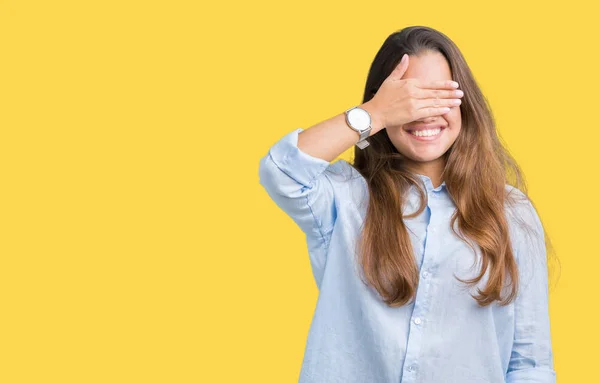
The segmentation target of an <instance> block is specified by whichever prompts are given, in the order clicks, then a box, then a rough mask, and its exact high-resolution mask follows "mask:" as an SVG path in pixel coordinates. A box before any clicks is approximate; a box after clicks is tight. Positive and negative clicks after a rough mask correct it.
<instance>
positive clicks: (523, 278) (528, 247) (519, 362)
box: [506, 200, 556, 383]
mask: <svg viewBox="0 0 600 383" xmlns="http://www.w3.org/2000/svg"><path fill="white" fill-rule="evenodd" d="M519 211H520V214H519V215H520V216H521V218H522V219H523V220H524V222H525V223H526V224H527V225H528V226H529V227H530V228H531V230H528V229H521V230H519V234H518V235H517V236H516V237H517V241H516V244H517V245H516V260H517V265H518V268H519V278H520V288H519V292H518V294H517V298H516V300H515V332H514V341H513V347H512V353H511V357H510V361H509V365H508V370H507V374H506V382H507V383H520V382H523V383H525V382H527V383H534V382H537V383H554V382H556V373H555V371H554V357H553V352H552V341H551V336H550V317H549V307H548V269H547V259H546V246H545V242H544V235H545V234H544V230H543V227H542V224H541V221H540V219H539V216H538V214H537V212H536V211H535V208H534V207H533V205H532V204H531V202H530V201H529V200H527V202H526V204H525V209H521V210H519Z"/></svg>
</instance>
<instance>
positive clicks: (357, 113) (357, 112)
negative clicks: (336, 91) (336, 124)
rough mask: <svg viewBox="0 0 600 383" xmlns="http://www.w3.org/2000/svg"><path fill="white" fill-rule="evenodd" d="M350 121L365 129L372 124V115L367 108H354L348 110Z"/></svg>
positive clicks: (360, 128) (353, 124)
mask: <svg viewBox="0 0 600 383" xmlns="http://www.w3.org/2000/svg"><path fill="white" fill-rule="evenodd" d="M348 122H349V123H350V125H352V126H353V127H354V128H356V129H358V130H360V131H363V130H365V129H367V128H368V127H369V126H370V125H371V117H370V116H369V113H367V111H366V110H364V109H361V108H354V109H352V110H350V111H349V112H348Z"/></svg>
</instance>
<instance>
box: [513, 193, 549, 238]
mask: <svg viewBox="0 0 600 383" xmlns="http://www.w3.org/2000/svg"><path fill="white" fill-rule="evenodd" d="M505 190H506V198H505V201H504V204H505V211H506V218H507V221H508V224H509V228H510V231H511V238H513V239H514V241H515V244H522V245H526V246H532V245H534V244H536V243H540V242H543V241H544V228H543V226H542V222H541V220H540V215H539V213H538V211H537V209H536V207H535V205H534V204H533V202H532V201H531V199H530V198H529V197H528V196H527V195H526V194H525V193H523V191H521V190H520V189H518V188H516V187H514V186H512V185H508V184H507V185H506V187H505Z"/></svg>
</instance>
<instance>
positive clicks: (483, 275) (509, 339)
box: [259, 26, 556, 383]
mask: <svg viewBox="0 0 600 383" xmlns="http://www.w3.org/2000/svg"><path fill="white" fill-rule="evenodd" d="M458 87H460V88H461V89H457V88H458ZM353 145H355V147H354V161H353V162H354V163H353V164H350V163H348V162H347V161H345V160H342V159H339V160H337V161H335V162H333V163H331V161H333V160H334V159H336V158H337V157H338V156H339V155H340V154H342V153H343V152H345V151H346V150H348V149H349V148H350V147H352V146H353ZM508 174H513V175H516V179H517V180H516V182H515V183H514V184H515V186H512V185H511V184H510V183H509V181H508V177H507V175H508ZM259 177H260V183H261V184H262V185H263V186H264V188H265V189H266V191H267V192H268V194H269V196H270V197H271V198H272V199H273V200H274V201H275V202H276V203H277V205H278V206H279V207H280V208H281V209H283V210H284V211H285V212H286V213H287V214H288V215H289V216H290V217H291V218H292V219H293V220H294V221H295V222H296V223H297V224H298V226H299V227H300V228H301V229H302V230H303V231H304V232H305V233H306V239H307V244H308V250H309V255H310V261H311V267H312V270H313V273H314V277H315V280H316V282H317V285H318V287H319V299H318V302H317V306H316V309H315V312H314V317H313V320H312V323H311V327H310V331H309V334H308V339H307V344H306V349H305V355H304V361H303V364H302V369H301V372H300V382H302V383H309V382H310V383H312V382H314V383H317V382H318V383H332V382H343V383H379V382H381V383H387V382H390V383H392V382H394V383H398V382H405V383H407V382H422V383H440V382H444V383H469V382H472V383H475V382H477V383H483V382H489V383H499V382H509V383H510V382H512V383H516V382H528V383H531V382H540V383H541V382H555V380H556V373H555V371H554V366H553V353H552V345H551V337H550V321H549V310H548V289H547V288H548V274H547V268H546V265H547V260H546V247H545V236H544V229H543V225H542V223H541V221H540V218H539V216H538V214H537V213H536V209H535V208H534V205H533V203H532V202H531V200H530V199H529V198H528V197H527V194H526V188H525V185H523V180H522V176H521V172H520V169H519V167H518V165H517V164H516V163H515V161H514V160H513V158H512V157H511V156H510V155H509V153H508V151H507V150H506V149H505V148H504V147H503V146H502V144H501V142H500V140H499V137H498V134H497V132H496V128H495V124H494V120H493V117H492V114H491V112H490V109H489V107H488V105H487V103H486V99H485V97H484V96H483V95H482V93H481V90H480V89H479V87H478V85H477V84H476V81H475V79H474V77H473V75H472V73H471V71H470V70H469V67H468V66H467V64H466V62H465V59H464V57H463V56H462V54H461V53H460V51H459V49H458V48H457V47H456V45H455V44H454V43H453V42H452V41H451V40H450V39H449V38H448V37H447V36H445V35H444V34H442V33H440V32H438V31H436V30H434V29H432V28H428V27H423V26H413V27H408V28H405V29H402V30H400V31H398V32H396V33H393V34H392V35H390V36H389V37H388V38H387V39H386V41H385V42H384V44H383V46H382V47H381V49H380V50H379V52H378V53H377V55H376V57H375V59H374V61H373V64H372V66H371V69H370V72H369V75H368V78H367V84H366V88H365V93H364V99H363V103H362V104H360V105H358V106H357V107H355V108H350V109H349V110H348V111H346V112H343V113H339V114H337V115H335V116H334V117H332V118H330V119H328V120H326V121H323V122H321V123H318V124H316V125H314V126H312V127H310V128H308V129H305V130H304V129H301V128H298V129H295V130H293V131H291V132H289V133H288V134H286V135H285V136H284V137H283V138H281V139H280V140H279V141H278V142H276V143H275V144H274V145H273V146H272V147H271V148H270V150H269V152H268V154H267V155H266V156H265V157H263V158H262V159H261V160H260V168H259ZM473 293H474V294H473Z"/></svg>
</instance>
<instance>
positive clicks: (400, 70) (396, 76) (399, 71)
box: [389, 53, 408, 80]
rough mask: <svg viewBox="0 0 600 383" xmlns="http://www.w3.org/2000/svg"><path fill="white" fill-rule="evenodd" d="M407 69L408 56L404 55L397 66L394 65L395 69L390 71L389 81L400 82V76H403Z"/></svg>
mask: <svg viewBox="0 0 600 383" xmlns="http://www.w3.org/2000/svg"><path fill="white" fill-rule="evenodd" d="M407 69H408V54H406V53H405V54H404V56H402V59H401V60H400V62H399V63H398V65H396V67H395V68H394V70H393V71H392V73H390V76H389V77H390V79H391V80H400V79H401V78H402V76H404V73H405V72H406V70H407Z"/></svg>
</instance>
